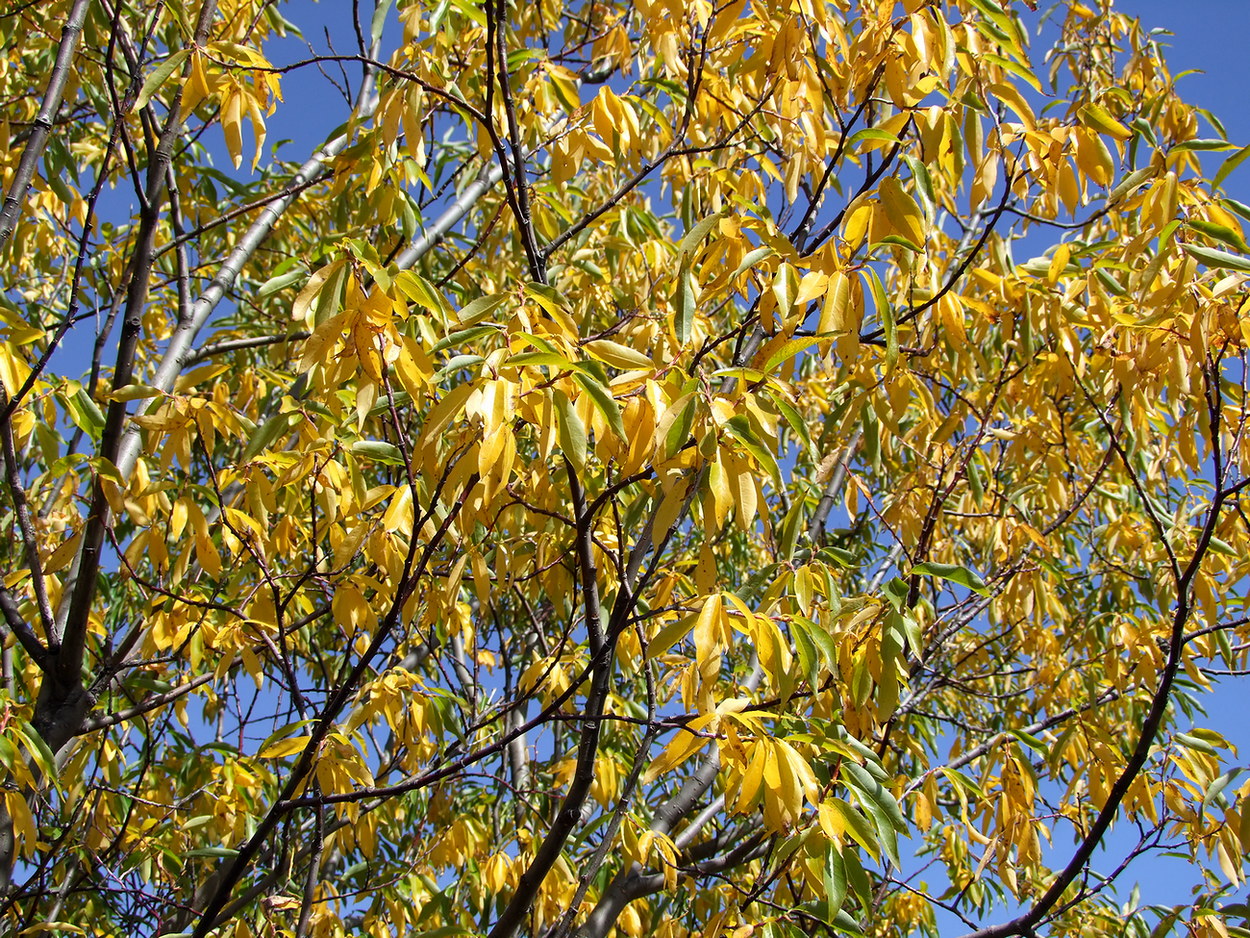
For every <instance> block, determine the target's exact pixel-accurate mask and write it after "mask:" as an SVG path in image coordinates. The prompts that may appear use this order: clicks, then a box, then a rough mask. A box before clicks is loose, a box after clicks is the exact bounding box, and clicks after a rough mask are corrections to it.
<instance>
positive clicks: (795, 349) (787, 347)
mask: <svg viewBox="0 0 1250 938" xmlns="http://www.w3.org/2000/svg"><path fill="white" fill-rule="evenodd" d="M819 341H820V339H818V338H816V337H815V336H811V337H809V338H803V339H791V340H790V341H789V342H785V343H783V344H782V346H781V347H780V348H778V349H777V350H776V351H775V352H773V353H772V354H771V355H769V356H768V361H767V362H765V363H764V371H765V373H767V374H772V373H773V372H774V371H776V370H777V366H778V365H780V364H781V363H782V362H784V361H786V360H787V359H790V358H793V357H794V356H795V355H797V354H799V353H800V352H802V351H803V350H805V349H809V348H811V347H812V346H813V345H815V344H816V343H817V342H819Z"/></svg>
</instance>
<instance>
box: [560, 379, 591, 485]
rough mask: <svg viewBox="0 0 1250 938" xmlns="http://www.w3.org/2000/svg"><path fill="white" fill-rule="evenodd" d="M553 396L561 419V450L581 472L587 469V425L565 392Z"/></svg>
mask: <svg viewBox="0 0 1250 938" xmlns="http://www.w3.org/2000/svg"><path fill="white" fill-rule="evenodd" d="M552 396H553V398H554V400H555V405H556V412H557V414H558V415H559V417H560V421H559V432H560V449H561V450H562V451H563V452H564V455H565V456H567V457H568V459H569V462H571V463H572V464H573V468H574V469H576V470H577V471H578V472H581V471H582V470H583V469H585V467H586V425H585V424H584V423H582V418H581V417H579V416H577V411H576V410H575V409H574V408H573V405H572V403H571V402H570V401H569V399H568V397H567V396H566V395H565V393H564V392H563V391H555V392H553V395H552Z"/></svg>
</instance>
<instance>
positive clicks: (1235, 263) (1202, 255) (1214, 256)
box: [1181, 244, 1250, 272]
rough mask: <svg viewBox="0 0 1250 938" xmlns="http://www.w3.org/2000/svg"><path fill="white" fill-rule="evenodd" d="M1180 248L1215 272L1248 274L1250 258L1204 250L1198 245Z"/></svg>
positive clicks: (1185, 245)
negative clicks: (1235, 271) (1234, 271)
mask: <svg viewBox="0 0 1250 938" xmlns="http://www.w3.org/2000/svg"><path fill="white" fill-rule="evenodd" d="M1181 248H1182V249H1183V250H1184V251H1185V253H1186V254H1188V255H1190V256H1191V257H1193V258H1195V259H1196V260H1199V261H1201V262H1202V263H1204V264H1206V265H1207V266H1208V267H1211V268H1214V269H1217V270H1240V271H1246V272H1250V257H1242V256H1241V255H1239V254H1229V253H1228V252H1227V251H1220V250H1217V249H1215V248H1205V247H1203V246H1202V245H1200V244H1182V245H1181Z"/></svg>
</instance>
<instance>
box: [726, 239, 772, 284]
mask: <svg viewBox="0 0 1250 938" xmlns="http://www.w3.org/2000/svg"><path fill="white" fill-rule="evenodd" d="M772 253H773V249H772V248H770V247H767V246H765V247H762V248H756V249H755V250H754V251H748V252H747V253H746V255H745V256H744V257H743V258H742V262H741V263H740V264H738V266H737V267H735V268H734V272H733V273H732V274H730V275H729V279H730V280H736V279H738V275H739V274H741V273H742V272H743V271H744V270H748V269H749V268H751V267H754V266H755V265H756V264H758V263H759V262H760V261H762V260H763V259H764V258H766V257H768V256H769V255H770V254H772Z"/></svg>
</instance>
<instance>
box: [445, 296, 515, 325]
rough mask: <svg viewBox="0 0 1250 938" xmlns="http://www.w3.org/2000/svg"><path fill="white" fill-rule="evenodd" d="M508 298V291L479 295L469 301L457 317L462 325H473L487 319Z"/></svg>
mask: <svg viewBox="0 0 1250 938" xmlns="http://www.w3.org/2000/svg"><path fill="white" fill-rule="evenodd" d="M507 299H508V294H506V293H492V294H489V295H488V296H479V297H478V298H477V299H476V300H473V301H472V302H471V303H468V304H466V305H465V306H464V308H463V309H461V310H460V311H459V312H458V313H457V314H456V318H457V319H459V320H460V324H461V325H462V326H472V325H475V324H477V323H478V322H480V321H481V320H483V319H485V318H486V317H487V316H489V315H490V314H491V313H493V312H494V311H495V310H497V309H498V308H499V307H500V306H502V305H503V303H504V301H505V300H507Z"/></svg>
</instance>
